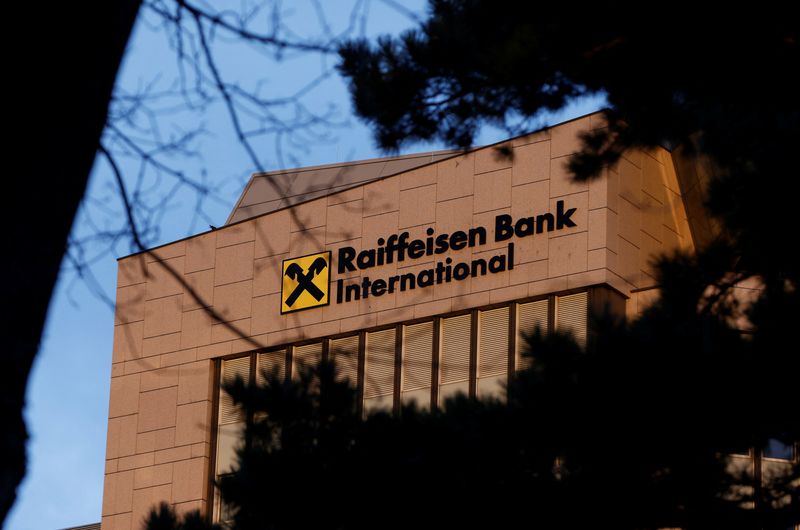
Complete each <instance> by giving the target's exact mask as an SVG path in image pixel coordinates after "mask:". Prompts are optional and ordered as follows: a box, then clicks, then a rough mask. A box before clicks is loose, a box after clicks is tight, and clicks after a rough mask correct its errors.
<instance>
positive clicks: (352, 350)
mask: <svg viewBox="0 0 800 530" xmlns="http://www.w3.org/2000/svg"><path fill="white" fill-rule="evenodd" d="M329 352H330V356H331V359H333V361H335V362H336V370H337V371H338V374H339V379H341V380H343V381H349V382H350V384H351V385H352V386H356V384H357V383H358V335H353V336H352V337H344V338H341V339H332V340H331V343H330V346H329Z"/></svg>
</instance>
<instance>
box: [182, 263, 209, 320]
mask: <svg viewBox="0 0 800 530" xmlns="http://www.w3.org/2000/svg"><path fill="white" fill-rule="evenodd" d="M183 279H184V280H185V282H186V284H185V285H184V286H183V310H184V311H191V310H193V309H199V308H201V307H209V306H211V305H212V304H213V303H214V269H208V270H204V271H197V272H193V273H191V274H187V275H186V276H184V277H183ZM191 293H194V295H193V294H191ZM195 295H196V297H195Z"/></svg>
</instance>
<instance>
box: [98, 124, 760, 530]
mask: <svg viewBox="0 0 800 530" xmlns="http://www.w3.org/2000/svg"><path fill="white" fill-rule="evenodd" d="M597 127H603V122H602V120H601V119H600V118H599V115H597V114H592V115H589V116H585V117H582V118H579V119H577V120H572V121H569V122H566V123H563V124H560V125H557V126H555V127H552V128H549V129H547V130H544V131H540V132H536V133H533V134H530V135H526V136H523V137H519V138H516V139H513V140H509V141H507V142H505V143H504V144H501V145H502V146H503V147H507V148H510V149H511V150H512V151H513V155H514V156H513V158H504V157H501V156H498V150H497V149H496V147H497V146H489V147H484V148H480V149H475V150H472V151H469V152H438V153H427V154H422V155H409V156H404V157H394V158H386V159H376V160H368V161H364V162H356V163H347V164H337V165H331V166H320V167H314V168H303V169H300V170H293V171H285V172H276V173H271V174H266V175H264V174H257V175H254V176H253V178H252V179H251V181H250V183H249V184H248V186H247V188H246V189H245V191H244V193H243V194H242V196H241V198H240V200H239V202H238V203H237V205H236V207H235V208H234V210H233V212H232V213H231V216H230V218H229V219H228V222H227V223H226V225H225V226H223V227H221V228H219V229H216V230H212V231H210V232H206V233H203V234H199V235H196V236H193V237H190V238H187V239H184V240H180V241H176V242H174V243H170V244H168V245H164V246H162V247H158V248H156V249H152V250H151V251H148V252H145V253H140V254H136V255H132V256H128V257H125V258H122V259H120V260H119V272H118V288H117V309H116V322H115V325H116V327H115V334H114V349H113V357H112V381H111V396H110V406H109V424H108V444H107V452H106V476H105V488H104V495H103V513H102V528H103V530H112V529H113V530H117V529H124V530H128V529H131V528H139V527H140V526H141V523H142V520H143V518H144V517H145V516H146V514H147V512H148V511H149V510H150V508H151V507H152V506H153V505H154V504H155V503H157V502H160V501H167V502H169V503H170V504H172V505H174V506H175V507H176V508H177V509H178V510H179V511H180V510H189V509H195V508H199V509H201V510H203V511H204V512H205V513H212V514H214V516H215V517H219V515H220V514H219V510H220V508H219V506H218V504H219V503H218V502H217V500H216V499H215V492H214V488H213V482H214V479H215V478H216V477H218V476H220V475H222V474H224V473H226V472H228V471H229V468H230V464H231V461H232V457H233V447H234V446H235V443H236V441H237V440H238V438H239V433H240V432H241V429H242V427H243V418H242V417H241V415H240V414H239V412H238V411H237V410H236V409H235V408H234V407H232V406H231V403H230V401H229V400H227V398H226V396H225V395H224V393H223V394H221V393H220V390H219V385H220V381H225V380H227V379H229V378H231V377H234V376H235V375H236V374H240V375H242V376H244V377H247V378H256V377H260V375H259V373H260V369H261V368H273V367H277V368H278V370H280V372H281V373H282V374H284V376H285V377H287V378H288V377H291V376H292V374H293V373H295V372H296V370H297V367H298V366H299V365H300V364H302V363H304V362H310V361H313V360H315V359H319V358H322V357H325V356H331V357H334V358H336V359H337V361H338V362H339V364H340V366H342V368H343V371H344V374H345V375H346V376H347V377H349V378H350V379H351V381H353V383H354V384H356V385H357V387H358V388H359V392H360V396H361V403H362V407H363V410H364V411H365V412H366V411H369V410H374V409H379V408H382V409H395V408H397V407H399V406H400V404H401V403H404V402H408V401H411V400H414V401H416V402H417V403H418V404H419V405H420V406H424V407H436V406H438V405H439V404H440V403H441V402H442V400H443V399H444V398H446V397H447V396H449V395H452V394H454V393H456V392H464V393H467V394H470V395H473V396H475V395H477V396H481V395H492V394H498V393H499V392H501V391H502V390H501V388H502V386H501V383H503V382H504V381H507V379H508V377H509V375H510V374H511V373H513V371H514V370H516V369H518V368H520V367H521V366H522V363H523V362H524V360H523V359H521V358H520V355H519V350H520V340H519V338H520V336H521V334H522V333H524V332H526V331H529V330H532V329H533V328H535V327H536V326H539V327H542V328H544V329H565V330H570V331H572V332H573V333H574V334H575V336H576V337H577V338H578V340H579V341H585V340H587V338H588V337H590V336H591V333H592V330H591V329H589V327H588V325H587V322H588V321H589V315H590V314H591V312H592V311H600V310H603V309H605V308H610V309H611V310H612V311H615V312H617V313H618V314H619V315H627V316H628V317H631V316H635V315H636V314H637V313H638V312H639V311H641V310H642V308H643V307H646V305H647V304H648V303H649V301H651V300H652V299H653V296H656V295H657V290H656V285H655V280H654V277H653V271H652V264H651V260H652V258H653V257H655V256H657V255H658V254H661V253H669V252H671V251H673V250H675V249H682V250H688V251H692V250H693V249H694V248H695V247H696V246H698V245H702V244H703V242H704V241H705V240H706V239H707V238H708V234H709V233H710V232H711V231H712V230H713V227H711V226H709V224H708V221H707V219H706V218H705V216H704V215H703V213H702V204H701V201H702V182H703V178H704V169H703V167H702V164H697V163H687V162H684V161H682V160H680V159H678V158H677V157H675V156H673V154H672V153H670V152H669V151H667V150H665V149H655V150H653V151H649V152H630V153H626V154H625V156H624V157H623V158H622V160H620V162H619V164H618V165H617V166H616V167H615V168H613V169H609V170H606V171H605V173H604V175H603V176H602V178H599V179H596V180H593V181H591V182H589V183H582V184H578V183H574V182H572V181H571V180H570V178H569V176H568V172H567V169H566V163H567V162H568V161H569V159H570V157H571V156H572V155H573V154H574V153H575V152H577V151H578V150H579V147H580V141H579V134H580V133H581V132H583V131H587V130H591V129H593V128H597ZM747 288H748V286H743V290H744V291H747Z"/></svg>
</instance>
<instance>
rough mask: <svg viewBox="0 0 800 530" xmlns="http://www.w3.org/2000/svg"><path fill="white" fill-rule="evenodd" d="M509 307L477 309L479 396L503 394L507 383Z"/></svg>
mask: <svg viewBox="0 0 800 530" xmlns="http://www.w3.org/2000/svg"><path fill="white" fill-rule="evenodd" d="M508 317H509V307H508V306H505V307H500V308H497V309H491V310H489V311H479V312H478V319H479V320H478V374H477V378H478V382H477V394H478V396H479V397H489V396H493V397H502V396H503V394H504V392H505V387H504V385H505V384H506V383H507V382H508V335H509V329H510V328H509V324H508Z"/></svg>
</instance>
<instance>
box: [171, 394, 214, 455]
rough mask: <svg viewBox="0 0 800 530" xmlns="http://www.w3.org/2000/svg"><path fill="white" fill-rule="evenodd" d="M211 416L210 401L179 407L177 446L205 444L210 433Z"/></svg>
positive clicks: (176, 432)
mask: <svg viewBox="0 0 800 530" xmlns="http://www.w3.org/2000/svg"><path fill="white" fill-rule="evenodd" d="M209 414H210V407H209V402H208V401H198V402H196V403H189V404H187V405H178V414H177V419H176V424H175V444H176V445H186V444H194V443H198V442H205V441H206V439H207V438H208V435H209V433H210V426H209V423H210V421H209V420H210V418H209Z"/></svg>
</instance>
